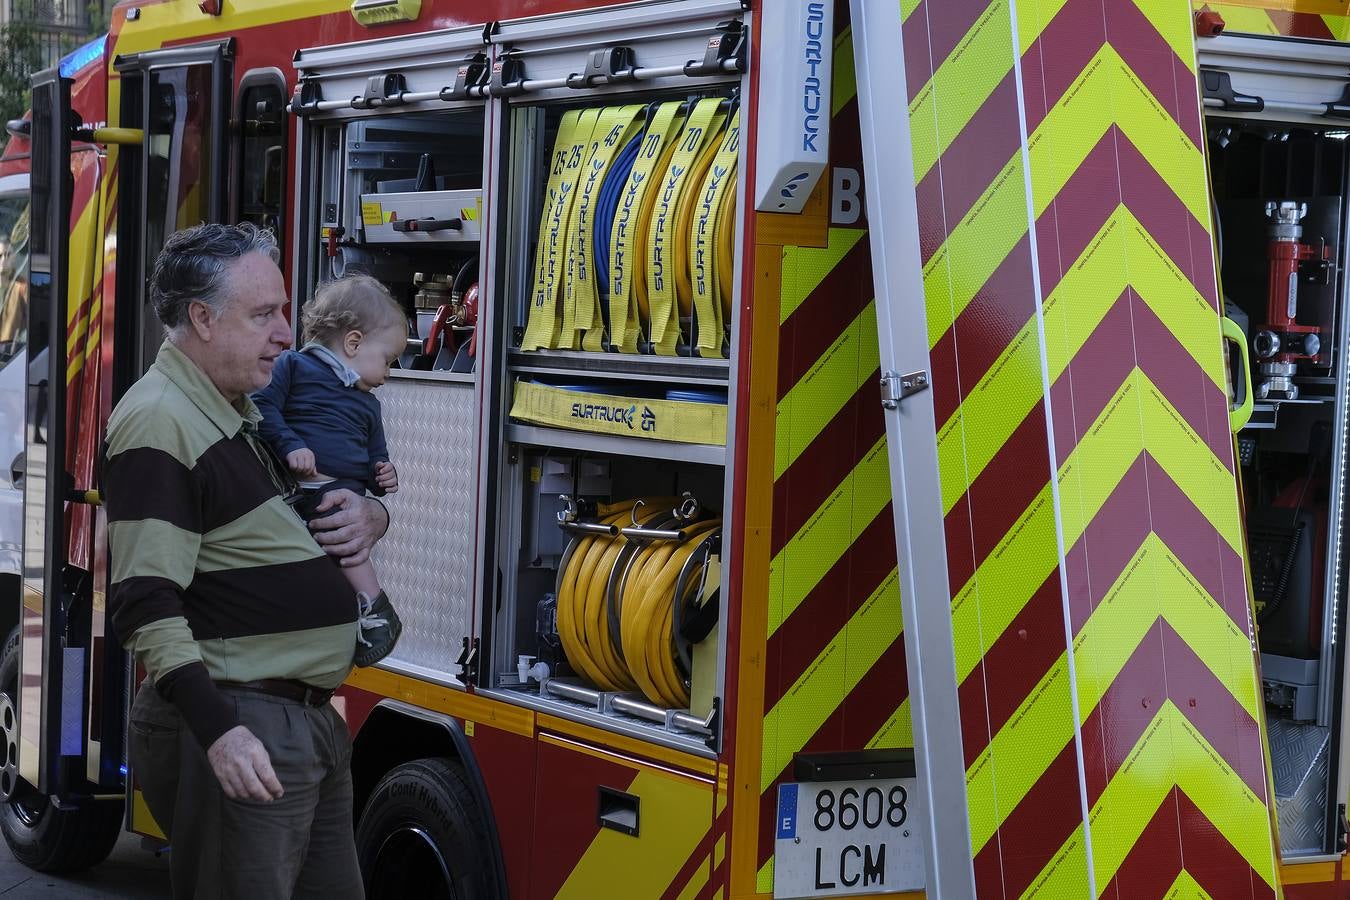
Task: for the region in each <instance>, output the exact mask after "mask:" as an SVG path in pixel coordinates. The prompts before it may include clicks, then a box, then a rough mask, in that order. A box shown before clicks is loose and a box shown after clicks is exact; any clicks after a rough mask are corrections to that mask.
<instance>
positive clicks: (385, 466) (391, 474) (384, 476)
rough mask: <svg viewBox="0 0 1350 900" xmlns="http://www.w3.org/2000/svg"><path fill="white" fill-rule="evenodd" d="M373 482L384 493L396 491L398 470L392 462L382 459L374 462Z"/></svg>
mask: <svg viewBox="0 0 1350 900" xmlns="http://www.w3.org/2000/svg"><path fill="white" fill-rule="evenodd" d="M375 483H376V484H378V485H379V486H380V487H381V488H382V489H383V490H384V492H385V493H386V494H393V493H396V492H397V491H398V470H397V469H395V468H394V464H393V463H391V462H389V461H388V460H384V461H383V462H377V463H376V464H375Z"/></svg>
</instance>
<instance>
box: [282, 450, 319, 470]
mask: <svg viewBox="0 0 1350 900" xmlns="http://www.w3.org/2000/svg"><path fill="white" fill-rule="evenodd" d="M286 466H287V468H289V469H290V470H291V471H292V472H293V473H295V474H296V475H301V476H304V475H308V476H310V477H313V476H314V475H315V474H316V473H315V471H314V451H313V450H311V449H309V448H308V447H301V448H300V449H299V450H292V451H291V452H290V453H287V454H286Z"/></svg>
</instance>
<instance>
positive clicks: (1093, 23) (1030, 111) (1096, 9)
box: [1022, 0, 1202, 147]
mask: <svg viewBox="0 0 1350 900" xmlns="http://www.w3.org/2000/svg"><path fill="white" fill-rule="evenodd" d="M1107 43H1109V44H1110V45H1111V47H1112V48H1113V49H1114V50H1115V51H1116V52H1117V53H1119V54H1120V56H1121V58H1122V59H1123V60H1124V61H1125V64H1126V65H1128V66H1129V67H1130V70H1131V71H1133V72H1134V74H1135V76H1136V77H1138V79H1139V80H1140V82H1142V83H1143V85H1144V86H1145V87H1146V88H1147V89H1148V91H1149V93H1151V94H1152V95H1153V96H1154V98H1155V99H1157V101H1158V103H1159V104H1161V105H1162V107H1163V109H1164V110H1165V111H1166V112H1167V114H1168V115H1169V116H1170V117H1171V118H1172V119H1173V120H1174V121H1176V122H1177V124H1178V125H1179V126H1180V127H1181V128H1182V130H1183V132H1184V133H1185V134H1186V135H1187V136H1188V137H1189V138H1190V139H1191V143H1192V144H1194V145H1195V146H1196V147H1199V146H1200V141H1201V137H1202V133H1201V131H1200V107H1199V99H1198V95H1197V91H1196V87H1195V75H1194V74H1193V73H1192V72H1191V71H1190V69H1189V68H1187V66H1186V64H1185V63H1184V62H1183V61H1182V60H1181V58H1180V57H1178V56H1177V54H1176V51H1175V50H1173V49H1172V46H1171V45H1170V44H1169V43H1168V42H1167V41H1166V40H1165V39H1164V38H1163V37H1162V35H1160V34H1158V32H1157V29H1155V28H1154V27H1153V23H1152V22H1150V21H1149V20H1148V19H1147V18H1146V17H1145V16H1144V14H1143V13H1142V12H1140V10H1139V7H1138V6H1137V5H1136V4H1135V2H1134V0H1069V2H1068V3H1066V4H1065V5H1064V7H1063V8H1062V9H1061V10H1060V11H1059V13H1058V15H1056V16H1055V18H1054V20H1053V21H1052V22H1051V23H1050V24H1049V25H1048V26H1047V27H1046V29H1045V31H1043V32H1042V33H1041V36H1040V37H1039V38H1037V39H1036V41H1035V42H1034V43H1033V44H1032V45H1031V46H1030V47H1029V48H1027V52H1026V53H1025V54H1024V55H1023V56H1022V83H1023V85H1024V86H1025V95H1026V113H1027V130H1028V131H1029V132H1030V131H1035V130H1036V128H1037V126H1039V125H1040V123H1041V122H1042V121H1044V119H1045V116H1046V115H1048V114H1049V111H1050V110H1051V109H1053V108H1054V106H1055V104H1057V103H1058V102H1059V101H1060V99H1061V98H1062V97H1063V96H1064V95H1065V93H1066V92H1067V91H1068V90H1069V88H1070V87H1071V86H1072V85H1073V83H1074V81H1076V80H1077V79H1078V77H1079V76H1080V75H1082V74H1083V70H1084V69H1086V68H1087V67H1088V64H1089V62H1091V60H1092V57H1093V56H1095V55H1096V54H1097V52H1098V51H1099V50H1101V48H1102V45H1103V44H1107Z"/></svg>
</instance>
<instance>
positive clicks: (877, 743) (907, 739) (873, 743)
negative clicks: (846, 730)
mask: <svg viewBox="0 0 1350 900" xmlns="http://www.w3.org/2000/svg"><path fill="white" fill-rule="evenodd" d="M913 746H914V719H913V717H912V716H911V715H910V712H909V698H908V697H906V698H905V701H904V702H903V703H901V704H900V708H899V709H897V710H896V711H895V712H893V713H891V717H890V718H889V719H887V720H886V724H885V725H882V726H881V730H880V731H878V732H877V733H876V734H874V735H872V739H871V740H870V741H868V742H867V749H868V750H875V749H877V748H885V749H888V750H889V749H892V748H895V747H913Z"/></svg>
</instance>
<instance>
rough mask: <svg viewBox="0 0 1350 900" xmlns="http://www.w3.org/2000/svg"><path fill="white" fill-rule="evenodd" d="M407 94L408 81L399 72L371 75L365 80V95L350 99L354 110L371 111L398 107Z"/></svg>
mask: <svg viewBox="0 0 1350 900" xmlns="http://www.w3.org/2000/svg"><path fill="white" fill-rule="evenodd" d="M406 93H408V81H407V79H406V78H404V77H403V75H402V73H400V72H389V73H387V74H384V75H372V76H370V77H369V78H367V79H366V90H365V93H363V94H361V95H360V96H358V97H353V98H352V107H353V108H354V109H373V108H374V107H376V106H399V105H401V104H402V103H403V95H404V94H406Z"/></svg>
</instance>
